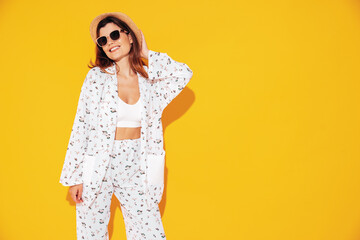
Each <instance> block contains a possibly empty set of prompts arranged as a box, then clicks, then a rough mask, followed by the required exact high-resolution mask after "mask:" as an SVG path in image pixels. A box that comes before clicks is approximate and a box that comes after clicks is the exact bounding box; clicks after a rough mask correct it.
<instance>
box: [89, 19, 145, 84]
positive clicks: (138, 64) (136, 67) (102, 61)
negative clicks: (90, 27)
mask: <svg viewBox="0 0 360 240" xmlns="http://www.w3.org/2000/svg"><path fill="white" fill-rule="evenodd" d="M111 22H112V23H114V24H116V25H117V26H119V27H120V28H122V29H125V30H127V31H128V32H129V34H131V38H132V39H133V43H132V47H131V49H130V52H129V60H130V67H131V69H132V70H133V71H134V72H136V73H137V72H138V73H139V74H141V75H142V76H143V77H145V78H148V77H149V76H148V74H147V72H146V71H145V69H144V67H143V65H145V66H146V64H145V62H144V61H143V59H142V58H141V57H140V51H141V49H140V44H139V41H138V39H137V38H136V36H135V34H134V32H133V31H132V30H131V28H130V27H129V26H128V25H127V24H126V23H125V22H123V21H121V20H120V19H118V18H116V17H112V16H109V17H106V18H104V19H103V20H101V21H100V22H99V24H98V25H97V28H96V37H99V32H100V28H102V27H104V26H105V25H106V24H108V23H111ZM95 54H96V59H95V63H93V62H92V61H91V59H90V65H88V67H89V68H94V67H100V69H101V70H102V71H104V72H106V71H105V68H107V67H110V66H112V65H113V62H114V61H113V60H111V59H110V58H108V56H107V55H106V53H105V52H104V50H103V49H102V48H101V47H99V46H98V45H97V44H95ZM116 72H119V67H118V66H117V65H116Z"/></svg>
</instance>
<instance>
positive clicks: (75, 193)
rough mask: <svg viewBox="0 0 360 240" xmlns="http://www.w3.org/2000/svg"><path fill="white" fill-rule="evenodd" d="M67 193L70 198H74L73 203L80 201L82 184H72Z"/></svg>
mask: <svg viewBox="0 0 360 240" xmlns="http://www.w3.org/2000/svg"><path fill="white" fill-rule="evenodd" d="M69 193H70V196H71V198H72V199H73V200H74V202H75V203H82V202H83V200H82V193H83V186H82V184H79V185H74V186H71V187H70V188H69Z"/></svg>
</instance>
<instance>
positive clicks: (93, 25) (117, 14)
mask: <svg viewBox="0 0 360 240" xmlns="http://www.w3.org/2000/svg"><path fill="white" fill-rule="evenodd" d="M108 16H113V17H116V18H118V19H120V20H121V21H123V22H125V23H126V24H127V25H128V26H129V27H130V29H131V31H133V32H134V33H135V36H136V38H137V39H138V42H139V45H140V49H141V44H142V39H141V33H140V30H139V29H138V27H137V26H136V24H135V23H134V21H133V20H131V18H130V17H129V16H128V15H126V14H125V13H122V12H109V13H103V14H100V15H99V16H97V17H95V18H94V19H93V20H92V21H91V23H90V35H91V39H92V40H93V42H94V43H95V44H96V28H97V26H98V24H99V22H100V21H101V20H103V19H104V18H106V17H108Z"/></svg>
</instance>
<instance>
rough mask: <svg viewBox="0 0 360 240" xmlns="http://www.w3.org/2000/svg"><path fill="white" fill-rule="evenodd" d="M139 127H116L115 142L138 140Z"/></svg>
mask: <svg viewBox="0 0 360 240" xmlns="http://www.w3.org/2000/svg"><path fill="white" fill-rule="evenodd" d="M140 132H141V127H117V128H116V133H115V140H123V139H136V138H140Z"/></svg>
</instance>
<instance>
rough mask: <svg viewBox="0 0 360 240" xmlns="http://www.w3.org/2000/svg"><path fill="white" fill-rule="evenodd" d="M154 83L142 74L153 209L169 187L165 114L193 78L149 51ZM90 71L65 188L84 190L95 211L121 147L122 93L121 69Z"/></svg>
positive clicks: (146, 175)
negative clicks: (115, 149)
mask: <svg viewBox="0 0 360 240" xmlns="http://www.w3.org/2000/svg"><path fill="white" fill-rule="evenodd" d="M148 65H149V67H146V66H144V68H145V70H146V71H147V73H148V76H149V77H148V79H146V78H144V77H142V76H141V75H140V74H139V73H138V81H139V89H140V95H141V97H142V99H143V102H144V104H143V108H142V111H141V112H142V113H141V136H140V138H141V142H140V143H141V151H140V153H141V164H140V166H141V167H140V171H141V173H142V174H143V180H144V183H145V184H144V189H143V194H146V199H147V205H148V206H149V207H151V206H154V204H158V203H159V202H160V200H161V198H162V194H163V187H164V161H165V151H164V149H163V129H162V122H161V116H162V112H163V110H164V108H165V107H166V106H167V105H168V104H169V103H170V102H171V101H172V100H173V99H174V98H175V97H176V96H177V95H178V94H179V93H180V92H181V91H182V90H183V89H184V87H185V86H186V84H187V83H188V82H189V81H190V79H191V77H192V75H193V72H192V70H191V69H190V68H189V67H188V66H187V65H186V64H185V63H180V62H177V61H175V60H173V59H172V58H170V57H169V56H168V55H167V54H166V53H161V52H155V51H152V50H149V55H148ZM106 71H107V72H109V73H110V74H109V73H106V72H104V71H102V70H101V69H100V68H99V67H94V68H92V69H90V70H89V72H88V73H87V75H86V78H85V81H84V83H83V85H82V87H81V92H80V98H79V101H78V106H77V111H76V115H75V120H74V123H73V127H72V131H71V135H70V140H69V143H68V147H67V151H66V155H65V161H64V165H63V168H62V172H61V176H60V183H61V184H63V185H64V186H72V185H76V184H81V183H82V184H83V186H84V189H88V191H84V192H83V195H82V197H83V200H84V202H83V204H86V205H88V206H89V207H91V205H92V203H93V202H94V201H93V200H95V197H96V195H97V194H98V192H99V191H100V187H101V183H102V179H103V177H104V176H105V173H106V170H107V168H108V167H109V163H110V159H111V158H113V157H115V156H112V154H111V152H112V147H113V144H114V141H115V130H116V119H117V104H118V101H119V99H118V89H117V77H116V71H115V63H114V64H113V66H110V67H108V68H107V69H106Z"/></svg>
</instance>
